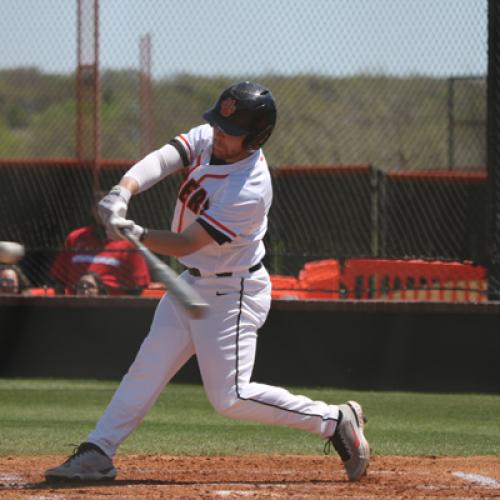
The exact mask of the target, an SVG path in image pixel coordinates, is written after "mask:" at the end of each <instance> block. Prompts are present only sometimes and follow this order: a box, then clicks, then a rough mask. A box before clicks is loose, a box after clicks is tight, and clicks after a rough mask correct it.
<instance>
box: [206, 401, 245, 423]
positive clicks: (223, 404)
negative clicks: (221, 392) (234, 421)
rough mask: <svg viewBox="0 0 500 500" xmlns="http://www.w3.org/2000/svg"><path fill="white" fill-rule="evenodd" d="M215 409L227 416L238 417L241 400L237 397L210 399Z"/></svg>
mask: <svg viewBox="0 0 500 500" xmlns="http://www.w3.org/2000/svg"><path fill="white" fill-rule="evenodd" d="M211 403H212V406H213V407H214V409H215V411H216V412H217V413H218V414H219V415H221V416H223V417H228V418H238V417H239V413H240V412H241V406H242V401H241V400H240V399H238V398H236V397H235V398H227V397H226V398H221V399H218V400H217V401H211Z"/></svg>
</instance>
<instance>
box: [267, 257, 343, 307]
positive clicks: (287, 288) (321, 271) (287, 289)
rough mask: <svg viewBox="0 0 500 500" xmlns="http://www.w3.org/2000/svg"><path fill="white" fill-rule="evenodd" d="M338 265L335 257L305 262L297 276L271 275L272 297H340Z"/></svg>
mask: <svg viewBox="0 0 500 500" xmlns="http://www.w3.org/2000/svg"><path fill="white" fill-rule="evenodd" d="M340 276H341V273H340V265H339V262H338V261H337V260H335V259H324V260H318V261H313V262H307V263H306V264H305V265H304V267H303V268H302V269H301V271H300V273H299V277H298V278H295V277H294V276H284V275H275V274H273V275H271V283H272V297H273V298H274V299H313V300H314V299H323V300H334V299H339V298H340Z"/></svg>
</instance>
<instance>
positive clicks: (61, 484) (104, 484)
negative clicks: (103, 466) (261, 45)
mask: <svg viewBox="0 0 500 500" xmlns="http://www.w3.org/2000/svg"><path fill="white" fill-rule="evenodd" d="M332 483H345V481H344V480H341V479H331V480H328V479H309V480H307V479H301V480H294V479H288V478H287V479H284V480H282V481H280V480H277V479H276V480H270V481H262V480H260V481H259V480H254V481H248V480H246V481H238V480H231V481H221V480H209V479H200V480H198V481H176V480H164V479H115V480H112V481H85V482H83V481H54V482H46V481H42V482H40V483H29V484H26V485H22V486H17V487H16V488H15V489H17V490H23V491H30V490H48V489H50V490H60V489H73V488H77V489H82V488H85V487H89V488H90V487H92V488H95V487H101V488H109V487H120V486H203V485H206V486H207V485H210V486H238V485H247V486H276V485H284V486H286V485H301V484H332ZM0 491H1V488H0Z"/></svg>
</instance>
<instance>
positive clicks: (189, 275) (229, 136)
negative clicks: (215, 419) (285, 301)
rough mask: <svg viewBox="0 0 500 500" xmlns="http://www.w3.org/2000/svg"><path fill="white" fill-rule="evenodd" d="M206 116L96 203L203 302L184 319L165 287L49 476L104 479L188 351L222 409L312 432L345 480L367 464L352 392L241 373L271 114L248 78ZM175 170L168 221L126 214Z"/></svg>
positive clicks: (256, 318)
mask: <svg viewBox="0 0 500 500" xmlns="http://www.w3.org/2000/svg"><path fill="white" fill-rule="evenodd" d="M203 117H204V119H205V120H206V121H207V123H206V124H203V125H200V126H198V127H195V128H193V129H192V130H190V131H189V132H188V133H186V134H180V135H178V136H177V137H175V138H174V139H173V140H171V141H170V142H169V143H168V144H167V145H165V146H163V147H162V148H160V149H159V150H157V151H154V152H153V153H150V154H149V155H147V156H146V157H145V158H144V159H142V160H141V161H139V162H138V163H136V164H135V165H134V166H133V167H132V168H131V169H130V170H129V171H128V172H127V173H126V174H125V175H124V177H123V178H122V179H121V181H120V183H119V185H117V186H115V187H113V188H112V189H111V191H110V192H109V194H107V195H106V196H105V197H104V198H103V199H102V200H101V202H100V214H101V217H102V219H103V222H104V224H105V225H106V227H107V230H108V233H109V234H110V235H112V236H113V237H114V238H117V239H119V238H123V234H122V231H123V230H124V229H126V230H128V231H129V232H130V233H132V234H133V235H134V236H136V237H137V238H138V239H140V240H141V241H142V242H143V243H144V244H145V245H146V246H147V247H149V248H150V249H151V250H154V251H155V252H157V253H160V254H164V255H170V256H175V257H177V258H178V259H179V260H180V262H181V263H182V264H183V265H184V266H186V268H187V269H186V271H184V272H183V273H182V274H181V276H180V277H179V279H183V280H186V281H187V282H188V283H189V284H190V285H191V286H193V287H194V288H195V289H196V290H197V291H198V292H199V293H200V295H201V296H202V297H203V298H204V299H205V301H206V302H207V303H208V304H209V305H210V313H209V314H208V316H207V317H205V318H203V319H192V318H190V317H189V316H188V315H187V314H186V313H185V312H184V310H183V309H182V307H181V306H180V305H179V304H178V303H176V301H175V299H173V298H172V297H171V296H169V295H168V294H167V295H165V296H164V297H163V298H162V299H161V301H160V302H159V304H158V306H157V309H156V311H155V315H154V318H153V321H152V324H151V328H150V331H149V333H148V335H147V337H146V338H145V339H144V342H143V343H142V346H141V347H140V349H139V352H138V354H137V357H136V359H135V361H134V362H133V364H132V365H131V367H130V369H129V371H128V373H127V374H126V375H125V376H124V378H123V380H122V381H121V383H120V386H119V387H118V389H117V391H116V393H115V394H114V396H113V398H112V400H111V402H110V403H109V405H108V407H107V409H106V411H105V412H104V415H103V416H102V417H101V419H100V420H99V421H98V423H97V425H96V427H95V429H94V430H93V431H92V432H91V433H90V434H89V436H88V439H87V441H86V442H84V443H82V444H81V445H80V446H79V447H78V448H77V449H76V450H75V452H74V453H73V455H72V456H70V457H69V458H68V460H67V461H66V462H65V463H64V464H62V465H60V466H58V467H55V468H53V469H49V470H48V471H47V472H46V474H45V477H46V479H47V480H56V479H60V480H61V479H62V480H71V479H78V480H81V481H95V480H101V479H113V478H114V477H115V475H116V470H115V468H114V466H113V462H112V459H113V456H114V455H115V452H116V450H117V448H118V446H119V445H120V443H122V442H123V440H124V439H125V438H126V437H127V436H128V435H129V434H130V433H131V432H132V431H133V430H134V429H135V428H136V427H137V426H138V425H139V423H140V422H141V421H142V419H143V418H144V416H145V415H146V414H147V412H148V410H149V409H150V408H151V407H152V405H153V404H154V402H155V401H156V399H157V398H158V395H159V394H160V392H161V391H162V389H163V388H164V387H165V385H166V384H167V383H168V382H169V381H170V380H171V378H172V377H173V376H174V375H175V373H176V372H177V371H178V370H179V369H180V368H181V367H182V366H183V365H184V364H185V363H186V362H187V361H188V359H189V358H190V357H191V356H193V355H194V354H196V356H197V360H198V365H199V368H200V373H201V377H202V380H203V385H204V388H205V392H206V394H207V397H208V399H209V401H210V403H211V404H212V405H213V407H214V408H215V409H216V410H217V412H218V413H220V414H221V415H224V416H226V417H231V418H238V419H244V420H254V421H258V422H262V423H266V424H278V425H286V426H289V427H295V428H298V429H303V430H305V431H309V432H312V433H315V434H317V435H318V436H320V437H322V438H323V439H325V440H327V443H326V444H329V443H328V441H330V442H331V443H332V444H333V446H334V447H335V449H336V450H337V452H338V453H339V455H340V457H341V459H342V462H343V464H344V467H345V470H346V472H347V476H348V477H349V479H350V480H352V481H356V480H358V479H360V478H361V477H362V476H363V475H364V474H365V473H366V470H367V467H368V462H369V454H370V450H369V445H368V442H367V440H366V438H365V436H364V432H363V427H364V415H363V411H362V408H361V406H360V405H359V404H358V403H356V402H355V401H348V402H347V403H345V404H341V405H329V404H327V403H324V402H322V401H313V400H311V399H309V398H307V397H305V396H296V395H293V394H291V393H290V392H288V391H287V390H285V389H283V388H279V387H272V386H269V385H264V384H260V383H256V382H251V381H250V379H251V375H252V369H253V366H254V360H255V352H256V343H257V330H258V329H259V328H260V327H261V326H262V324H263V323H264V321H265V319H266V317H267V314H268V311H269V307H270V303H271V284H270V278H269V274H268V272H267V271H266V269H265V268H264V266H263V265H262V258H263V257H264V253H265V250H264V244H263V238H264V234H265V233H266V229H267V216H268V212H269V208H270V206H271V201H272V186H271V177H270V173H269V169H268V166H267V163H266V160H265V157H264V154H263V152H262V149H261V147H262V145H263V144H264V143H265V142H266V141H267V140H268V139H269V137H270V135H271V133H272V131H273V128H274V125H275V122H276V104H275V101H274V98H273V96H272V94H271V92H270V91H269V90H268V89H266V88H265V87H263V86H261V85H258V84H256V83H251V82H242V83H238V84H235V85H232V86H230V87H229V88H227V89H225V90H224V91H223V92H222V94H221V95H220V97H219V99H218V100H217V102H216V104H215V106H214V107H213V108H211V109H210V110H208V111H207V112H205V113H204V114H203ZM179 170H183V171H184V173H185V180H184V181H183V182H182V184H181V186H180V188H179V191H178V195H177V201H176V207H175V213H174V217H173V221H172V226H171V230H170V231H167V230H152V229H146V228H144V227H141V226H139V225H138V224H135V223H134V221H131V220H128V219H126V212H127V206H128V203H129V201H130V199H131V197H132V195H134V194H136V193H140V192H142V191H144V190H146V189H148V188H149V187H151V186H152V185H154V184H155V183H157V182H159V181H160V180H161V179H163V178H164V177H166V176H168V175H170V174H173V173H174V172H178V171H179Z"/></svg>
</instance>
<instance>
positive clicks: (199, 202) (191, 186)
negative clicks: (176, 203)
mask: <svg viewBox="0 0 500 500" xmlns="http://www.w3.org/2000/svg"><path fill="white" fill-rule="evenodd" d="M179 200H180V201H181V202H182V203H186V201H187V207H188V208H189V209H190V210H191V211H192V212H194V213H195V214H198V213H200V212H201V210H206V209H207V208H208V194H207V192H206V191H205V189H203V188H202V187H201V186H200V185H199V184H198V182H196V180H195V179H189V181H188V182H186V184H185V185H184V187H183V188H182V189H181V190H180V192H179Z"/></svg>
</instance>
